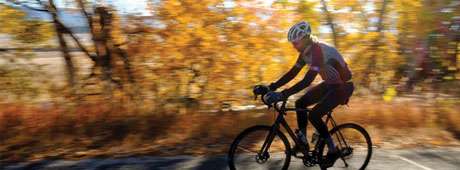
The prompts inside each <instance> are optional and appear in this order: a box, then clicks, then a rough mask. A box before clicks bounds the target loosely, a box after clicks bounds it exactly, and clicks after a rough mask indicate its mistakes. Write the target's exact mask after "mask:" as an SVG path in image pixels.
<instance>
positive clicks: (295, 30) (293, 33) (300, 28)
mask: <svg viewBox="0 0 460 170" xmlns="http://www.w3.org/2000/svg"><path fill="white" fill-rule="evenodd" d="M310 34H311V28H310V24H308V22H305V21H302V22H299V23H297V24H295V25H294V26H292V27H291V28H290V29H289V32H288V36H287V38H288V41H289V42H294V41H297V40H300V39H302V38H303V37H305V36H306V35H310Z"/></svg>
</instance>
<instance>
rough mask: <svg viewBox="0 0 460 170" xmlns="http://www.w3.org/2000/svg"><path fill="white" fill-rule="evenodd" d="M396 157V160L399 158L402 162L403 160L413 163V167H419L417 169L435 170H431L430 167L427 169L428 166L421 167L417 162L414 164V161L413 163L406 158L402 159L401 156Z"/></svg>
mask: <svg viewBox="0 0 460 170" xmlns="http://www.w3.org/2000/svg"><path fill="white" fill-rule="evenodd" d="M394 156H395V157H396V158H399V159H401V160H403V161H406V162H409V163H411V164H412V165H415V166H417V167H419V168H422V169H424V170H433V169H431V168H428V167H426V166H423V165H420V164H418V163H417V162H414V161H412V160H410V159H407V158H404V157H402V156H399V155H394Z"/></svg>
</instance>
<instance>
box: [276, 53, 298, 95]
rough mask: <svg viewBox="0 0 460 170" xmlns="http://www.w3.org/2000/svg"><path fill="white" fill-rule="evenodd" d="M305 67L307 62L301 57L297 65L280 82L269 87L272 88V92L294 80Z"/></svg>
mask: <svg viewBox="0 0 460 170" xmlns="http://www.w3.org/2000/svg"><path fill="white" fill-rule="evenodd" d="M303 66H305V62H304V61H303V60H302V58H301V57H300V56H299V58H298V59H297V62H296V63H295V65H294V66H293V67H292V68H291V69H290V70H289V71H288V72H287V73H286V74H284V75H283V76H282V77H281V78H280V79H279V80H278V81H276V82H274V83H271V84H270V85H269V86H268V87H269V88H270V90H273V91H275V90H276V89H278V88H279V87H281V86H283V85H285V84H286V83H288V82H289V81H291V80H292V79H294V78H295V76H297V74H299V72H300V70H302V67H303Z"/></svg>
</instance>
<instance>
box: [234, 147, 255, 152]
mask: <svg viewBox="0 0 460 170" xmlns="http://www.w3.org/2000/svg"><path fill="white" fill-rule="evenodd" d="M237 147H238V148H240V149H241V150H243V151H245V152H250V153H257V152H256V151H251V150H250V149H247V148H244V147H242V146H239V145H238V146H237Z"/></svg>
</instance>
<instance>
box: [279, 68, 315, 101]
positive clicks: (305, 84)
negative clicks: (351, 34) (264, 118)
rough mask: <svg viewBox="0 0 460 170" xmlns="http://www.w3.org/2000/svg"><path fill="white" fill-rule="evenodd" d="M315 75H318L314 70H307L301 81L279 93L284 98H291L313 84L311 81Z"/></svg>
mask: <svg viewBox="0 0 460 170" xmlns="http://www.w3.org/2000/svg"><path fill="white" fill-rule="evenodd" d="M317 74H318V71H316V70H313V69H310V70H308V72H307V74H305V77H304V78H303V79H302V81H300V82H298V83H297V84H295V85H294V86H292V87H290V88H288V89H285V90H283V91H282V92H281V93H282V94H283V95H284V96H286V97H288V96H291V95H293V94H295V93H297V92H299V91H301V90H302V89H304V88H306V87H308V86H309V85H310V84H311V82H313V80H315V77H316V75H317Z"/></svg>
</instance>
